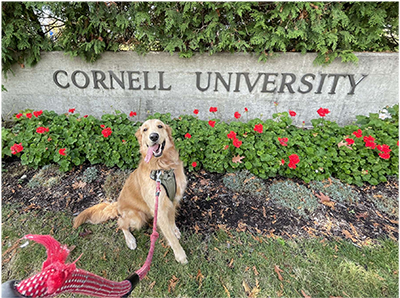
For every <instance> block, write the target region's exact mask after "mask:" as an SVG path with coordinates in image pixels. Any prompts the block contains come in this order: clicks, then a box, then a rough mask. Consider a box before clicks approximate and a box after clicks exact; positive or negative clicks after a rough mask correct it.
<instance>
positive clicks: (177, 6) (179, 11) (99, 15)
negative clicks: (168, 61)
mask: <svg viewBox="0 0 400 298" xmlns="http://www.w3.org/2000/svg"><path fill="white" fill-rule="evenodd" d="M398 10H399V7H398V3H397V2H348V1H340V2H332V1H331V2H313V3H311V2H207V1H204V2H145V1H142V2H79V1H70V2H3V3H2V45H3V46H2V65H3V72H4V73H6V72H7V71H8V70H10V69H11V66H12V65H13V64H15V63H19V64H20V65H23V64H27V65H32V64H33V63H35V62H37V61H39V59H40V51H42V50H53V49H54V50H62V51H64V52H66V53H69V54H70V55H71V56H73V57H77V56H78V57H81V58H83V59H84V60H85V61H88V62H93V61H95V60H97V59H98V58H100V56H101V54H102V53H103V52H105V51H114V52H115V51H119V50H134V51H136V52H138V53H146V52H148V51H165V52H169V53H178V54H179V56H180V57H192V56H193V55H194V54H196V53H209V54H214V53H218V52H230V53H238V52H246V53H247V52H250V53H255V54H256V55H257V57H259V59H260V60H264V61H265V60H266V59H268V58H269V57H271V56H273V55H274V53H276V52H293V51H295V52H301V53H306V52H315V53H317V57H316V60H315V62H316V63H319V64H323V63H330V62H332V61H333V60H334V59H335V58H336V57H338V58H340V59H341V60H342V61H344V62H347V61H353V62H356V61H357V57H356V56H355V54H354V52H364V51H372V52H386V51H398V27H399V25H398V22H399V21H398ZM47 16H48V17H47ZM40 18H43V19H44V21H46V22H47V24H49V25H48V26H46V27H44V28H43V27H42V26H41V24H40V22H39V19H40ZM52 29H54V30H53V31H54V35H53V38H50V37H49V35H48V32H49V31H51V30H52Z"/></svg>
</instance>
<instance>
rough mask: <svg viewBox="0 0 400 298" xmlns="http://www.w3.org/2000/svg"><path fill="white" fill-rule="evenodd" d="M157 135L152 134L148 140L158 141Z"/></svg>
mask: <svg viewBox="0 0 400 298" xmlns="http://www.w3.org/2000/svg"><path fill="white" fill-rule="evenodd" d="M158 138H159V136H158V133H155V132H153V133H152V134H150V136H149V139H150V140H152V141H153V142H157V141H158Z"/></svg>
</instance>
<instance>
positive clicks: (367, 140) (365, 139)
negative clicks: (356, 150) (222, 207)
mask: <svg viewBox="0 0 400 298" xmlns="http://www.w3.org/2000/svg"><path fill="white" fill-rule="evenodd" d="M373 141H375V138H374V137H372V136H369V137H367V136H365V137H364V142H373Z"/></svg>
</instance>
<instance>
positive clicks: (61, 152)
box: [58, 148, 66, 156]
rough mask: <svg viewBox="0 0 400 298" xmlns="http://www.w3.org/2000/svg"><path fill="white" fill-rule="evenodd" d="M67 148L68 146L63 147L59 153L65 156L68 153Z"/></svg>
mask: <svg viewBox="0 0 400 298" xmlns="http://www.w3.org/2000/svg"><path fill="white" fill-rule="evenodd" d="M65 149H66V148H62V149H60V150H58V153H60V154H61V155H64V156H65V155H66V154H65Z"/></svg>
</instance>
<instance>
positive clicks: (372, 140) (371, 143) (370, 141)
mask: <svg viewBox="0 0 400 298" xmlns="http://www.w3.org/2000/svg"><path fill="white" fill-rule="evenodd" d="M364 142H365V147H369V148H371V149H375V147H376V144H375V138H373V137H372V136H369V137H367V136H364Z"/></svg>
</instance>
